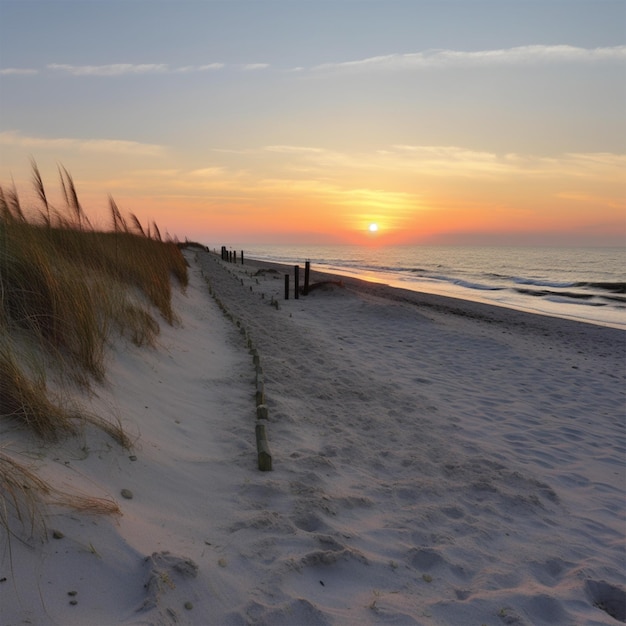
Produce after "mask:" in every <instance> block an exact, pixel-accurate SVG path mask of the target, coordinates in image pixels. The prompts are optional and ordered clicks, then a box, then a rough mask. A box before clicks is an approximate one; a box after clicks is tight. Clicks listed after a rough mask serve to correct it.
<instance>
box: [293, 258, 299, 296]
mask: <svg viewBox="0 0 626 626" xmlns="http://www.w3.org/2000/svg"><path fill="white" fill-rule="evenodd" d="M293 273H294V277H293V280H294V282H295V285H294V289H293V297H294V298H295V299H296V300H297V299H298V298H299V297H300V294H299V293H298V291H299V289H300V266H299V265H296V266H295V267H294V268H293Z"/></svg>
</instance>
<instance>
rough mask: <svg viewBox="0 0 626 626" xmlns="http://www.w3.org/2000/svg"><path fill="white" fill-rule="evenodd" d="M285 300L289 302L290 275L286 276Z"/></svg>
mask: <svg viewBox="0 0 626 626" xmlns="http://www.w3.org/2000/svg"><path fill="white" fill-rule="evenodd" d="M285 300H289V274H285Z"/></svg>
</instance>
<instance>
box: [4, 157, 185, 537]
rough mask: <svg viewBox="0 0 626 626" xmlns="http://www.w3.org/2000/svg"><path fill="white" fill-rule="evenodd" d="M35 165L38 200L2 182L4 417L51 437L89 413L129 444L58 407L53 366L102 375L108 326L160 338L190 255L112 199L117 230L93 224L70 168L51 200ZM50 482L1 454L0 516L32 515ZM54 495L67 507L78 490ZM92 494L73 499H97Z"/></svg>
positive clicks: (58, 371)
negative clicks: (50, 380) (50, 378)
mask: <svg viewBox="0 0 626 626" xmlns="http://www.w3.org/2000/svg"><path fill="white" fill-rule="evenodd" d="M32 168H33V177H32V182H33V185H34V188H35V192H36V196H37V198H38V202H39V204H40V205H41V206H40V207H29V208H28V209H27V208H25V207H24V206H23V205H22V203H21V201H20V198H19V195H18V192H17V189H16V188H15V185H11V186H10V187H8V188H4V189H3V188H2V187H0V420H2V421H6V420H11V421H12V422H14V423H17V424H19V425H20V426H21V427H24V428H25V429H26V430H27V431H28V432H30V433H32V434H33V435H34V436H35V437H37V438H39V439H44V440H56V439H59V438H61V437H63V436H68V435H73V434H77V433H78V432H80V431H81V426H82V423H85V422H89V423H92V424H95V425H96V426H98V427H99V428H101V429H103V430H104V431H105V432H107V433H108V434H109V435H111V436H112V437H113V439H114V440H115V441H117V442H118V443H119V444H120V445H122V446H125V447H130V445H131V441H130V439H129V437H128V436H127V435H126V433H125V432H124V430H123V428H122V425H121V423H119V422H117V423H111V422H108V421H106V420H104V419H102V418H100V417H98V416H94V415H88V414H86V413H85V412H84V411H80V410H77V409H73V408H72V409H68V408H67V407H65V406H62V405H61V403H60V402H59V401H58V398H57V397H55V396H53V395H52V394H51V393H50V391H49V389H48V386H47V384H46V375H47V374H50V375H54V376H55V380H56V381H57V382H58V381H64V382H65V384H69V383H71V384H75V383H78V384H79V385H82V386H83V387H88V386H89V385H90V384H92V382H93V381H95V382H100V381H102V380H103V379H104V377H105V373H106V372H105V365H104V363H105V361H104V357H105V353H106V348H107V345H108V343H109V341H110V340H111V338H112V335H115V334H120V335H122V336H125V337H127V338H128V339H129V340H131V341H133V342H134V343H135V344H137V345H143V344H152V343H153V342H154V340H155V337H156V336H157V334H158V332H159V323H158V321H157V318H158V317H161V318H162V319H163V320H164V321H165V322H166V323H169V324H171V323H173V322H174V321H175V314H174V311H173V310H172V305H171V298H172V291H171V290H172V279H173V280H175V281H176V282H177V283H178V284H179V285H181V286H182V287H183V288H184V287H185V286H186V285H187V264H186V261H185V259H184V257H183V255H182V253H181V251H180V249H179V246H178V245H177V244H176V242H174V241H163V239H162V237H161V233H160V231H159V228H158V227H157V225H156V224H154V223H153V224H152V225H151V226H148V227H147V228H144V227H143V226H142V225H141V223H140V222H139V220H138V219H137V217H136V216H134V215H132V214H131V216H130V220H129V221H127V220H125V219H124V217H123V216H122V214H121V212H120V210H119V209H118V207H117V205H116V204H115V201H114V200H113V198H109V205H110V211H111V226H112V230H110V231H97V230H95V229H94V228H93V227H92V225H91V223H90V220H89V219H88V217H87V215H86V213H85V211H84V209H83V206H82V205H81V203H80V201H79V199H78V193H77V190H76V186H75V184H74V181H73V179H72V177H71V175H70V174H69V172H68V171H67V170H66V169H65V168H63V167H60V168H59V179H60V185H61V189H62V197H63V198H64V201H65V206H64V207H61V208H56V207H53V206H52V205H51V203H50V202H49V201H48V198H47V195H46V190H45V187H44V183H43V180H42V177H41V175H40V173H39V170H38V168H37V165H36V164H35V163H34V162H33V163H32ZM129 224H130V225H129ZM16 337H19V338H20V342H18V341H16V340H14V338H16ZM18 344H19V345H18ZM24 346H26V347H24ZM25 357H27V358H25ZM68 381H69V383H68ZM20 485H21V486H22V487H24V486H25V487H24V488H23V489H22V487H20ZM53 492H54V491H53V490H52V488H51V487H49V486H48V485H46V483H45V482H44V481H43V480H42V479H40V478H39V477H37V476H36V475H35V474H34V473H33V472H32V471H31V470H26V469H24V468H23V467H22V468H21V469H20V468H19V467H17V466H16V465H15V464H14V462H13V461H11V459H9V458H8V457H0V525H4V526H5V527H6V524H7V523H8V521H9V518H10V516H9V514H8V510H9V509H11V510H12V511H13V514H14V516H13V517H14V518H15V519H18V520H19V519H22V518H27V519H29V520H30V522H31V523H34V520H36V519H37V514H36V509H38V507H39V505H40V504H41V498H44V499H49V498H50V497H51V496H52V495H53ZM55 498H56V499H55V501H56V502H57V503H58V502H66V504H69V505H71V502H70V500H71V499H70V500H67V499H66V500H64V499H63V498H61V497H58V494H57V496H55ZM87 500H89V501H91V500H90V499H87ZM87 500H85V501H84V502H83V503H82V505H81V504H80V498H79V499H78V500H76V498H74V500H73V501H74V504H79V505H80V506H79V507H78V508H81V507H82V508H89V507H88V506H87ZM95 508H96V509H98V508H99V505H98V506H95ZM109 508H110V507H109ZM109 508H107V506H104V507H103V508H102V510H103V511H106V512H111V511H110V510H109Z"/></svg>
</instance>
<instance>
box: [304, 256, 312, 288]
mask: <svg viewBox="0 0 626 626" xmlns="http://www.w3.org/2000/svg"><path fill="white" fill-rule="evenodd" d="M310 273H311V261H305V262H304V295H305V296H308V295H309V274H310Z"/></svg>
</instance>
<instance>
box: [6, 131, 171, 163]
mask: <svg viewBox="0 0 626 626" xmlns="http://www.w3.org/2000/svg"><path fill="white" fill-rule="evenodd" d="M0 145H4V146H18V147H22V148H29V149H30V148H38V149H50V150H78V151H81V152H108V153H115V154H126V155H133V156H152V157H159V156H163V155H164V154H165V148H164V147H163V146H159V145H157V144H150V143H140V142H137V141H125V140H121V139H70V138H64V137H57V138H50V137H28V136H25V135H22V134H21V133H19V132H17V131H5V132H0Z"/></svg>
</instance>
